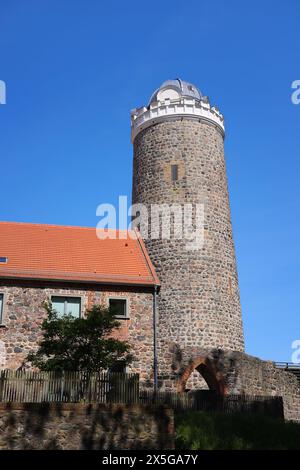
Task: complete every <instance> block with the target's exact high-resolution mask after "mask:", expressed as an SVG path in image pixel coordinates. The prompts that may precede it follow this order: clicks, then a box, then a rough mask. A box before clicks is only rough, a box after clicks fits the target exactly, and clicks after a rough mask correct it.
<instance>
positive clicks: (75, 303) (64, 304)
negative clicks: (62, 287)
mask: <svg viewBox="0 0 300 470" xmlns="http://www.w3.org/2000/svg"><path fill="white" fill-rule="evenodd" d="M51 302H52V308H53V310H55V311H56V313H57V315H58V316H59V317H62V316H63V315H72V316H73V317H75V318H79V317H80V313H81V298H80V297H60V296H53V297H52V298H51Z"/></svg>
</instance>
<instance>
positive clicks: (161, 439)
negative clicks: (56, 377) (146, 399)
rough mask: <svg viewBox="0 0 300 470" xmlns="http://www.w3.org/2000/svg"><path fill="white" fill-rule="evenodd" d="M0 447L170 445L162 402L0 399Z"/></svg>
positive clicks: (170, 428) (168, 416) (170, 423)
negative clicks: (159, 404) (24, 401)
mask: <svg viewBox="0 0 300 470" xmlns="http://www.w3.org/2000/svg"><path fill="white" fill-rule="evenodd" d="M0 429H1V434H0V450H4V449H15V450H17V449H18V450H20V449H21V450H22V449H51V450H52V449H61V450H78V449H94V450H95V449H173V448H174V417H173V411H172V410H170V409H167V408H165V407H149V406H137V405H136V406H125V405H82V404H66V403H64V404H59V403H56V404H51V405H50V404H30V403H29V404H28V403H27V404H18V403H14V404H5V403H4V404H3V403H0Z"/></svg>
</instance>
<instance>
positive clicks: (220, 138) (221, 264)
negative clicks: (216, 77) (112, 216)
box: [131, 79, 244, 381]
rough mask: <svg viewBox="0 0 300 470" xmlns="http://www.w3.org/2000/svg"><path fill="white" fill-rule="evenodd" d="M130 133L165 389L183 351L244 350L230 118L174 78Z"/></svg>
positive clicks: (136, 117)
mask: <svg viewBox="0 0 300 470" xmlns="http://www.w3.org/2000/svg"><path fill="white" fill-rule="evenodd" d="M131 129H132V142H133V146H134V163H133V198H132V199H133V203H134V204H136V203H142V204H143V205H145V206H146V207H147V209H148V214H149V232H148V238H146V239H145V244H146V246H147V249H148V252H149V255H150V258H151V260H152V262H153V264H154V266H155V268H156V270H157V273H158V276H159V278H160V281H161V289H160V292H159V294H158V315H157V317H158V318H157V349H158V375H159V377H161V378H163V379H164V380H165V381H168V380H169V379H172V378H174V375H176V371H177V370H179V369H180V366H178V363H180V360H181V357H182V354H183V352H184V354H189V351H190V354H191V357H192V356H193V351H195V349H197V348H198V349H199V348H202V349H204V350H210V351H211V350H213V349H216V350H220V349H222V350H236V351H243V350H244V339H243V327H242V317H241V308H240V299H239V289H238V279H237V271H236V260H235V251H234V244H233V239H232V227H231V220H230V208H229V200H228V189H227V177H226V167H225V160H224V120H223V116H222V114H221V113H220V112H219V111H218V109H217V108H216V107H213V106H211V105H210V103H209V100H208V98H207V97H206V96H203V95H202V93H201V92H200V91H199V89H198V88H197V87H196V86H195V85H192V84H190V83H187V82H184V81H182V80H179V79H176V80H168V81H166V82H164V83H163V84H162V85H161V86H160V88H159V89H158V90H156V91H155V92H154V93H153V95H152V96H151V98H150V102H149V104H148V105H147V106H145V107H142V108H138V109H134V110H133V111H132V112H131ZM168 217H169V220H170V222H169V223H168ZM158 221H160V226H159V227H157V222H158ZM158 228H160V230H161V232H160V233H159V234H158Z"/></svg>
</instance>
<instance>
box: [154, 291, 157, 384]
mask: <svg viewBox="0 0 300 470" xmlns="http://www.w3.org/2000/svg"><path fill="white" fill-rule="evenodd" d="M157 290H158V287H157V286H154V292H153V390H154V393H155V392H157V388H158V383H157V382H158V380H157V365H158V364H157V324H156V314H157Z"/></svg>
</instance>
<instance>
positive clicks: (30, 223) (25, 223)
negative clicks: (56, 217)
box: [0, 220, 134, 233]
mask: <svg viewBox="0 0 300 470" xmlns="http://www.w3.org/2000/svg"><path fill="white" fill-rule="evenodd" d="M0 224H2V225H26V226H28V227H32V226H34V227H52V228H75V229H83V230H103V231H107V232H111V231H116V232H118V233H119V232H127V233H134V230H132V229H119V228H100V229H99V228H97V227H96V226H94V227H88V226H82V225H59V224H43V223H39V222H11V221H8V220H0Z"/></svg>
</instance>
